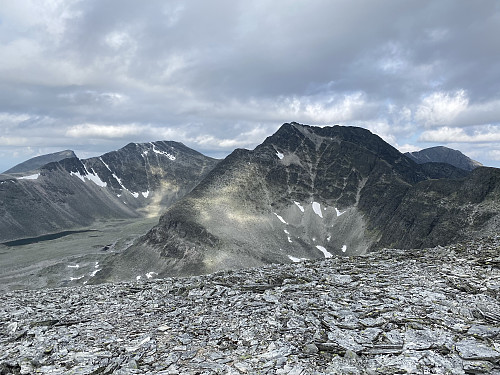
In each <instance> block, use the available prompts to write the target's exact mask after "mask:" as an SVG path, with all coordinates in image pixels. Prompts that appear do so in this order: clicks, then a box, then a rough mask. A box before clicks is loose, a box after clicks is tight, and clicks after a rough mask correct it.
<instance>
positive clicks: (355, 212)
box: [95, 123, 499, 282]
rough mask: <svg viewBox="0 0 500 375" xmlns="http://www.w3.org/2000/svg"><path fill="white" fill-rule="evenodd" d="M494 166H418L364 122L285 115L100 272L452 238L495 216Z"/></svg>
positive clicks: (124, 273) (165, 269) (192, 267)
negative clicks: (305, 120) (293, 119)
mask: <svg viewBox="0 0 500 375" xmlns="http://www.w3.org/2000/svg"><path fill="white" fill-rule="evenodd" d="M497 174H498V170H496V169H494V168H479V169H478V170H477V171H474V172H473V173H471V174H470V175H469V174H468V173H467V172H464V171H462V170H460V169H458V168H456V167H453V166H451V165H449V164H438V163H433V164H432V166H428V165H425V164H423V165H419V164H417V163H415V162H414V161H413V160H411V159H410V158H408V157H406V156H405V155H403V154H402V153H400V152H399V151H398V150H396V149H395V148H394V147H392V146H390V145H389V144H387V143H386V142H384V141H383V140H382V139H381V138H380V137H378V136H376V135H374V134H372V133H371V132H369V131H368V130H365V129H361V128H356V127H344V126H334V127H323V128H320V127H311V126H306V125H300V124H297V123H290V124H284V125H283V126H282V127H281V128H280V129H279V130H278V131H277V132H276V133H275V134H273V135H272V136H270V137H268V138H267V139H266V140H265V141H264V142H263V143H262V144H261V145H259V146H257V147H256V148H255V149H254V150H251V151H249V150H242V149H238V150H235V151H234V152H233V153H231V154H230V155H229V156H228V157H227V158H226V159H224V160H223V161H221V162H220V163H219V164H218V165H217V166H216V167H215V168H214V169H213V170H212V171H211V172H210V173H208V174H207V175H206V177H205V178H204V179H203V180H202V181H201V182H200V183H199V184H198V185H197V186H196V187H195V188H194V189H193V190H192V192H191V193H189V194H187V195H186V196H185V197H184V198H183V199H181V200H179V201H178V202H176V203H175V204H174V205H173V206H172V207H170V208H169V209H168V210H167V211H166V212H165V214H164V215H162V217H161V218H160V221H159V224H158V225H157V226H156V227H154V228H153V229H152V230H151V231H149V232H148V234H146V235H145V236H144V237H142V238H141V239H140V240H139V241H137V243H136V244H135V245H133V246H131V247H130V248H129V249H127V250H126V251H125V252H124V253H122V254H120V255H119V256H114V257H113V259H112V260H110V261H109V263H108V264H107V266H105V267H104V268H103V270H102V272H100V273H99V275H98V276H97V277H96V279H95V282H100V281H104V280H120V279H123V278H125V279H127V278H128V279H130V278H133V277H135V276H136V275H139V274H141V273H145V272H156V273H158V274H159V275H160V276H170V275H187V274H199V273H210V272H213V271H216V270H220V269H228V268H241V267H250V266H258V265H262V264H266V263H276V262H277V263H283V262H291V261H293V262H295V261H300V260H301V259H313V258H322V257H331V256H334V255H358V254H364V253H366V252H367V251H370V250H375V249H377V248H380V247H384V246H394V247H403V248H408V247H421V246H424V245H425V246H435V245H439V244H443V245H444V244H447V243H450V241H454V240H460V239H462V238H465V237H466V236H471V235H473V234H474V233H480V232H481V231H482V230H487V228H488V227H489V226H495V225H496V224H494V222H495V220H496V217H497V213H496V212H497V211H495V210H497V209H498V208H499V207H498V203H497V201H496V200H495V199H491V197H492V196H495V194H496V191H497V190H498V181H497V177H496V176H497ZM450 177H453V179H452V178H450ZM456 178H458V179H456ZM482 180H486V181H489V183H488V187H487V188H486V187H475V186H474V185H475V184H478V183H479V185H481V186H482V182H480V181H482ZM476 189H479V190H481V189H485V191H484V192H483V193H482V194H479V198H478V195H477V194H476V192H475V190H476ZM481 191H482V190H481ZM448 203H449V205H447V204H448ZM456 213H459V214H462V215H464V216H463V220H455V216H454V215H455V214H456ZM457 225H460V226H457ZM421 235H428V238H425V239H424V240H422V239H420V236H421Z"/></svg>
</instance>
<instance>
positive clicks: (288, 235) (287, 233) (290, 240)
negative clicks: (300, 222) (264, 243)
mask: <svg viewBox="0 0 500 375" xmlns="http://www.w3.org/2000/svg"><path fill="white" fill-rule="evenodd" d="M283 232H285V234H286V235H287V237H288V242H290V243H292V239H291V238H290V232H289V231H287V230H286V229H284V230H283Z"/></svg>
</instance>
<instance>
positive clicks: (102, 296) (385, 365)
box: [0, 238, 500, 375]
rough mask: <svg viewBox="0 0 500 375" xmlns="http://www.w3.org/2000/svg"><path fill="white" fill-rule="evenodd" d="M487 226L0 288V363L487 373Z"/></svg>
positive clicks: (492, 338)
mask: <svg viewBox="0 0 500 375" xmlns="http://www.w3.org/2000/svg"><path fill="white" fill-rule="evenodd" d="M499 249H500V238H493V239H488V240H483V241H477V242H473V243H469V244H468V245H457V246H448V247H438V248H433V249H427V250H418V251H402V250H382V251H380V252H377V253H375V254H369V255H367V256H363V257H352V258H331V259H326V260H323V261H317V262H303V263H298V264H291V265H271V266H266V267H262V268H255V269H246V270H238V271H227V272H220V273H216V274H212V275H207V276H199V277H190V278H169V279H163V280H150V281H140V282H137V283H120V284H103V285H98V286H87V287H79V288H62V289H52V290H38V291H16V292H10V293H6V294H4V295H2V296H1V300H2V303H1V306H0V347H1V348H2V350H1V351H0V373H1V374H9V373H12V374H33V373H51V374H214V373H221V374H245V373H248V374H295V375H298V374H405V373H408V374H435V373H436V374H481V373H485V374H500V269H499V267H500V250H499Z"/></svg>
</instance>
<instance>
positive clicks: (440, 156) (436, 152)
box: [405, 146, 483, 171]
mask: <svg viewBox="0 0 500 375" xmlns="http://www.w3.org/2000/svg"><path fill="white" fill-rule="evenodd" d="M405 155H406V156H408V157H409V158H410V159H412V160H413V161H415V162H416V163H418V164H423V163H447V164H451V165H453V166H455V167H457V168H460V169H464V170H466V171H472V170H473V169H475V168H477V167H482V166H483V165H482V164H481V163H480V162H478V161H476V160H473V159H471V158H469V157H468V156H466V155H464V154H463V153H461V152H460V151H458V150H454V149H452V148H448V147H444V146H435V147H430V148H426V149H423V150H421V151H414V152H406V153H405Z"/></svg>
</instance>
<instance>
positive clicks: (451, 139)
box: [419, 126, 500, 143]
mask: <svg viewBox="0 0 500 375" xmlns="http://www.w3.org/2000/svg"><path fill="white" fill-rule="evenodd" d="M419 140H421V141H424V142H435V143H493V142H500V127H497V126H491V127H488V128H486V129H479V130H474V131H473V132H472V134H468V133H466V131H465V129H463V128H450V127H443V128H439V129H436V130H427V131H425V132H423V133H422V134H421V136H420V138H419Z"/></svg>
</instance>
